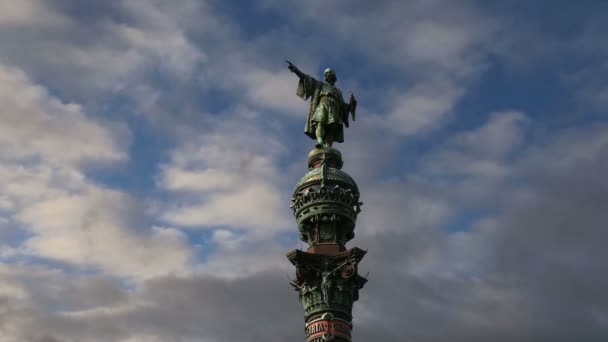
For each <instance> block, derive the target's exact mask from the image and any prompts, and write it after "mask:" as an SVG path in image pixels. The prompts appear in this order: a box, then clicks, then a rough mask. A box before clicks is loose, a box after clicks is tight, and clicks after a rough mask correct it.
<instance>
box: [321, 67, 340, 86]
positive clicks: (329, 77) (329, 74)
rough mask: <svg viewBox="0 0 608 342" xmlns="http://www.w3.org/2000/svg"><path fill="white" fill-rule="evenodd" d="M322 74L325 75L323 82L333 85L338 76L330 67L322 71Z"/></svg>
mask: <svg viewBox="0 0 608 342" xmlns="http://www.w3.org/2000/svg"><path fill="white" fill-rule="evenodd" d="M323 75H324V76H325V82H327V83H329V84H332V85H333V84H334V83H336V81H337V80H338V78H337V77H336V72H335V71H334V70H333V69H330V68H327V69H325V72H324V73H323Z"/></svg>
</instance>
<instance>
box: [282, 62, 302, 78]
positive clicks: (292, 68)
mask: <svg viewBox="0 0 608 342" xmlns="http://www.w3.org/2000/svg"><path fill="white" fill-rule="evenodd" d="M285 62H287V64H288V65H287V67H288V68H289V70H291V72H293V73H294V74H296V75H298V77H299V78H302V76H303V75H304V73H303V72H301V71H300V69H298V67H297V66H295V65H293V64H292V63H291V62H290V61H285Z"/></svg>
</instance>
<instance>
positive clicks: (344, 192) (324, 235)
mask: <svg viewBox="0 0 608 342" xmlns="http://www.w3.org/2000/svg"><path fill="white" fill-rule="evenodd" d="M342 165H343V162H342V155H341V153H340V152H339V151H338V150H337V149H335V148H316V149H314V150H312V151H311V152H310V153H309V155H308V172H307V173H306V174H305V175H304V177H302V179H301V180H300V181H299V182H298V184H297V185H296V188H295V190H294V194H293V198H292V205H291V208H292V209H293V212H294V215H295V217H296V221H297V223H298V229H299V232H300V239H301V240H302V241H304V242H306V243H307V244H308V249H307V251H306V252H304V251H300V250H293V251H291V252H289V253H288V254H287V258H288V259H289V261H291V263H292V264H294V266H295V267H296V278H295V279H294V280H292V281H291V285H292V286H293V287H294V288H295V290H296V291H298V293H299V299H300V301H301V302H302V305H303V306H304V315H305V321H306V328H305V331H306V341H307V342H318V341H329V340H333V341H350V340H351V338H350V336H351V335H350V331H351V329H352V307H353V303H354V302H355V301H356V300H357V299H358V298H359V290H360V289H361V288H362V287H363V285H364V284H365V283H366V282H367V279H365V278H363V277H361V276H360V275H359V274H358V264H359V262H360V261H361V259H362V258H363V256H364V255H365V253H366V252H365V251H363V250H361V249H359V248H357V247H354V248H352V249H347V248H346V246H345V245H346V243H347V242H348V241H350V240H351V239H353V237H354V236H355V234H354V229H355V224H356V221H357V215H358V214H359V212H360V211H361V205H362V203H361V202H359V188H358V187H357V184H356V183H355V181H354V180H353V179H352V178H351V177H350V176H349V175H348V174H346V173H345V172H344V171H342V170H341V169H342Z"/></svg>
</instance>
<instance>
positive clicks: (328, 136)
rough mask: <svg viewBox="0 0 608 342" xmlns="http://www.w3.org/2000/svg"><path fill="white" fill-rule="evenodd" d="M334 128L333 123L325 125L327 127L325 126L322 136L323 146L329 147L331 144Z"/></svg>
mask: <svg viewBox="0 0 608 342" xmlns="http://www.w3.org/2000/svg"><path fill="white" fill-rule="evenodd" d="M335 129H336V127H335V124H329V125H327V127H326V128H325V137H324V139H323V140H324V141H325V145H324V146H325V147H331V145H332V144H333V143H334V134H335V133H334V130H335Z"/></svg>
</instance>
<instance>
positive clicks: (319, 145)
mask: <svg viewBox="0 0 608 342" xmlns="http://www.w3.org/2000/svg"><path fill="white" fill-rule="evenodd" d="M315 147H316V148H321V147H323V143H321V142H318V143H317V144H316V145H315Z"/></svg>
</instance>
